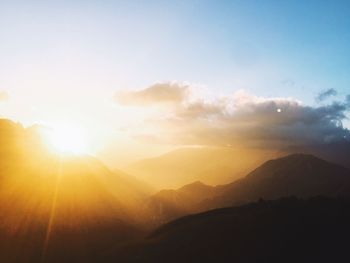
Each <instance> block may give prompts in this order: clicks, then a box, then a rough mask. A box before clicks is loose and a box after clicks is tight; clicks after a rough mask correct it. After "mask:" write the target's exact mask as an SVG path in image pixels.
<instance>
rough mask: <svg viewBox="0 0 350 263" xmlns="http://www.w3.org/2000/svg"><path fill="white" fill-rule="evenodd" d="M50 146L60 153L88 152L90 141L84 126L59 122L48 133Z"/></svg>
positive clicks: (47, 137) (47, 138)
mask: <svg viewBox="0 0 350 263" xmlns="http://www.w3.org/2000/svg"><path fill="white" fill-rule="evenodd" d="M45 137H46V140H47V143H48V144H49V146H50V147H51V148H52V149H53V150H54V151H56V152H58V153H63V154H86V153H88V151H89V147H88V146H89V143H88V139H87V136H86V132H85V130H84V128H82V127H80V126H78V125H73V124H58V125H57V126H55V127H53V128H52V129H50V130H49V131H48V132H47V133H46V136H45Z"/></svg>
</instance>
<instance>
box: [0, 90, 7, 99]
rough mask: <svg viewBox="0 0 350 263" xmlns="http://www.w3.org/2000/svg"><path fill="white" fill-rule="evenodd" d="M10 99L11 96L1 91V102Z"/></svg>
mask: <svg viewBox="0 0 350 263" xmlns="http://www.w3.org/2000/svg"><path fill="white" fill-rule="evenodd" d="M8 99H9V95H8V93H7V92H6V91H0V102H2V101H7V100H8Z"/></svg>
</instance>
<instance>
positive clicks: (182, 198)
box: [146, 181, 216, 225]
mask: <svg viewBox="0 0 350 263" xmlns="http://www.w3.org/2000/svg"><path fill="white" fill-rule="evenodd" d="M215 194H216V192H215V187H213V186H210V185H206V184H203V183H202V182H200V181H197V182H194V183H192V184H188V185H185V186H183V187H181V188H179V189H177V190H173V189H168V190H161V191H159V192H158V193H156V194H154V195H152V196H151V197H150V198H149V199H148V202H147V204H146V207H147V209H148V210H149V211H150V214H152V219H153V222H154V224H156V225H159V224H161V223H164V222H168V221H169V220H171V219H174V218H178V217H180V216H183V215H186V214H189V213H192V212H194V211H195V210H196V206H197V205H198V204H199V203H200V202H202V201H203V200H205V199H207V198H212V197H214V196H215Z"/></svg>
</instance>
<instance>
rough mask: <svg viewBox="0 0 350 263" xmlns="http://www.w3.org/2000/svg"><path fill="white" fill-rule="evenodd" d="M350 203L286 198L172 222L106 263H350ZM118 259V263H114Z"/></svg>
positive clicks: (210, 212) (115, 252)
mask: <svg viewBox="0 0 350 263" xmlns="http://www.w3.org/2000/svg"><path fill="white" fill-rule="evenodd" d="M349 220H350V202H349V201H345V200H341V199H327V198H322V197H319V198H313V199H310V200H298V199H296V198H285V199H281V200H277V201H260V202H258V203H253V204H249V205H245V206H241V207H236V208H222V209H217V210H213V211H209V212H205V213H201V214H196V215H191V216H187V217H183V218H180V219H178V220H175V221H173V222H170V223H168V224H166V225H164V226H162V227H160V228H159V229H158V230H156V231H154V232H153V233H152V234H151V235H149V237H148V238H146V239H144V240H142V241H140V242H138V243H134V244H130V245H129V246H127V247H124V248H122V249H121V248H119V250H118V249H116V250H114V251H112V252H110V253H109V254H108V259H106V260H108V261H110V262H149V263H150V262H152V263H155V262H185V263H186V262H191V263H194V262H201V263H202V262H235V263H242V262H244V263H247V262H249V263H250V262H270V263H274V262H276V263H280V262H291V263H292V262H293V263H295V262H308V263H309V262H317V263H322V262H327V263H329V262H350V254H349V251H348V248H349V243H348V240H349V236H350V224H349V222H350V221H349ZM118 260H120V261H118Z"/></svg>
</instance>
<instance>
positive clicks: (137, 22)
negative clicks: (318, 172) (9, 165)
mask: <svg viewBox="0 0 350 263" xmlns="http://www.w3.org/2000/svg"><path fill="white" fill-rule="evenodd" d="M349 13H350V2H349V1H312V0H310V1H204V0H203V1H191V0H188V1H180V0H179V1H107V0H100V1H89V0H85V1H81V0H79V1H78V0H77V1H35V0H34V1H16V0H11V1H3V0H0V58H1V59H0V101H1V102H0V116H2V117H4V118H10V119H13V120H15V121H19V122H21V123H23V124H24V125H31V124H33V123H42V124H45V125H52V126H55V125H59V123H73V124H74V125H76V124H78V125H79V126H82V127H84V129H86V130H88V133H89V137H91V138H90V144H91V145H90V147H91V149H92V150H91V151H92V152H95V153H99V155H100V156H102V158H105V160H106V161H108V162H119V163H121V164H122V163H126V162H128V161H130V160H134V159H137V158H141V157H144V156H147V155H152V154H153V155H155V154H159V153H161V152H165V151H168V150H169V149H172V147H174V145H192V144H194V145H198V144H199V145H202V144H205V145H206V144H215V145H216V144H220V145H221V144H225V145H228V144H232V143H235V142H236V141H237V139H235V140H233V139H232V138H231V137H230V136H228V137H227V138H228V139H227V140H225V139H222V140H220V142H217V141H218V140H214V139H210V140H209V138H207V139H205V140H204V139H203V138H206V135H203V133H204V134H207V133H209V131H210V134H211V137H215V136H219V137H220V138H226V134H230V135H231V134H236V133H240V132H242V130H243V132H244V133H246V132H245V129H243V127H242V125H236V124H237V123H242V122H243V123H246V118H248V119H249V120H250V118H251V117H249V116H248V114H247V113H246V112H254V113H255V112H256V110H257V111H258V112H259V113H261V114H262V113H263V112H264V110H266V109H267V112H269V110H271V107H270V106H271V105H272V104H273V105H275V106H276V105H277V106H276V107H282V106H285V105H289V106H288V107H289V108H293V107H295V108H296V111H298V112H297V113H296V111H293V114H292V116H293V118H294V119H295V120H296V122H298V123H300V119H298V118H297V117H296V116H301V115H302V119H303V120H305V119H307V120H308V118H306V117H305V114H309V113H310V112H311V113H310V114H311V115H312V117H310V118H311V119H312V121H315V120H319V122H318V123H317V121H316V124H315V125H314V126H312V129H311V131H314V133H313V132H311V133H310V134H316V133H317V135H313V136H311V137H312V138H315V137H316V138H318V136H321V137H322V139H320V141H321V140H322V141H328V140H330V138H333V137H334V136H333V134H334V133H335V134H340V135H339V136H340V137H342V138H346V136H348V134H347V130H346V128H347V127H350V125H349V121H348V120H347V119H346V118H345V117H346V116H347V115H348V111H349V107H348V106H347V105H345V104H346V103H347V102H346V96H347V95H348V94H350V88H349V87H350V74H349V73H350V52H349V47H350V30H349V28H350V16H349ZM157 83H158V84H157ZM157 85H158V86H157ZM154 87H156V88H155V89H154ZM169 87H170V88H169ZM149 89H151V90H150V91H149ZM154 90H155V91H156V93H157V95H156V97H152V96H153V95H152V94H153V93H152V91H154ZM137 91H144V93H141V95H140V94H139V93H135V92H137ZM164 92H165V93H164ZM167 92H170V95H169V94H168V93H167ZM183 92H185V93H183ZM189 93H190V94H189ZM145 94H146V97H147V98H146V99H144V97H143V96H144V95H145ZM159 94H168V95H169V96H168V95H166V96H165V97H164V96H163V97H162V96H159ZM174 94H175V95H174ZM173 95H174V96H175V97H174V96H173ZM135 96H136V97H135ZM176 96H177V97H176ZM237 97H239V98H237ZM274 98H275V99H274ZM276 99H277V100H276ZM164 101H165V103H164ZM223 101H225V103H224V102H223ZM242 101H243V102H242ZM276 101H277V102H276ZM159 102H161V103H159ZM276 103H277V104H276ZM136 104H138V105H136ZM139 104H141V105H139ZM335 104H336V105H335ZM230 105H231V106H232V105H235V106H234V107H233V108H235V109H236V108H237V107H238V106H237V105H241V108H239V109H238V110H237V109H236V111H235V113H232V112H231V110H230V109H231V108H232V107H231V106H230ZM269 105H270V106H269ZM290 105H292V106H290ZM293 105H294V106H293ZM334 106H342V107H343V108H341V107H340V108H339V107H338V108H337V109H336V110H335V111H331V110H334V108H335V107H334ZM327 107H328V108H327ZM208 108H210V113H208ZM246 108H248V109H249V110H248V111H243V112H245V114H246V115H244V114H243V113H241V115H240V116H237V113H240V112H242V110H244V109H246ZM194 109H195V111H196V114H197V115H194V114H193V112H194ZM293 109H294V108H293ZM200 110H202V112H201V113H199V111H200ZM203 111H204V112H205V115H203V114H204V113H203ZM325 111H326V112H327V114H329V115H327V116H330V117H329V118H331V121H330V120H329V118H328V119H327V120H325V119H324V118H321V117H320V118H319V119H317V117H315V116H321V115H322V114H325V113H324V112H325ZM189 112H191V114H192V115H191V116H192V118H190V117H189V116H190V115H189ZM290 112H292V111H290ZM329 112H331V113H329ZM279 113H284V109H283V112H279ZM319 113H320V114H321V115H319ZM208 114H209V115H208ZM267 114H268V113H267ZM332 114H333V115H332ZM233 115H234V116H233ZM169 116H171V118H170V117H169ZM184 116H186V117H184ZM227 116H228V118H226V117H227ZM243 116H245V117H243ZM255 116H257V114H255ZM264 116H265V115H264ZM264 116H260V119H258V120H259V121H261V120H265V119H266V118H265V117H264ZM278 116H279V117H278V118H282V119H283V120H284V121H286V119H285V118H284V117H280V116H281V114H280V115H278ZM308 116H309V115H308ZM322 116H324V115H322ZM304 117H305V118H304ZM293 118H291V117H290V116H289V117H288V118H287V119H288V120H292V119H293ZM170 119H171V120H172V121H173V120H174V119H176V122H171V123H170V121H169V120H170ZM179 119H180V121H179ZM203 119H204V120H205V122H206V123H203V122H204V121H203ZM227 119H228V122H229V123H226V121H227ZM294 119H293V120H294ZM160 120H161V121H162V122H161V123H160ZM164 120H166V121H165V122H164ZM223 120H224V121H223ZM238 120H239V121H238ZM327 121H328V122H327ZM339 121H341V122H342V123H343V125H344V127H342V128H339V127H338V126H339ZM198 122H199V123H198ZM213 122H214V123H215V124H217V125H224V126H225V127H226V126H229V129H228V130H225V132H222V131H220V133H218V134H216V133H215V132H214V131H212V130H210V129H209V130H208V123H209V124H210V123H213ZM335 122H336V123H337V124H336V125H338V126H337V127H333V128H334V129H335V130H336V131H333V130H332V131H331V132H330V131H329V130H330V129H329V125H331V126H332V125H334V123H335ZM57 123H58V124H57ZM188 123H191V124H192V126H190V125H187V124H188ZM232 123H234V124H235V125H234V126H235V127H234V131H233V130H232ZM253 123H256V122H253ZM278 123H281V121H279V122H278ZM305 123H306V121H305ZM250 125H251V126H252V127H253V128H252V127H251V126H250V128H252V129H257V128H259V129H261V127H265V125H270V124H266V123H265V122H263V121H261V122H259V124H258V125H255V126H254V125H253V124H251V123H250ZM274 125H277V124H276V123H274ZM327 125H328V126H327ZM193 126H195V127H193ZM209 126H210V125H209ZM180 127H181V129H180ZM222 127H223V126H220V128H222ZM288 127H290V125H289V126H288ZM293 127H294V126H293ZM320 127H322V128H320ZM222 129H223V128H222ZM286 129H287V128H286V126H283V127H280V126H279V128H278V130H279V133H278V135H279V137H281V138H289V137H288V136H287V137H286V136H285V133H284V131H285V130H286ZM198 130H200V132H198ZM237 130H239V131H237ZM282 130H283V131H282ZM320 130H321V131H323V130H324V133H322V132H319V131H320ZM326 130H327V132H326ZM301 131H303V133H305V132H306V133H308V132H309V131H310V129H309V126H305V127H299V126H298V127H297V128H296V127H294V128H293V129H292V131H290V130H288V132H287V133H288V134H290V133H292V134H293V136H294V134H298V135H297V136H294V137H293V140H294V139H295V138H296V140H297V142H298V143H300V142H304V141H305V140H306V139H307V140H309V139H310V138H302V139H300V135H299V133H300V132H301ZM316 131H317V132H316ZM338 132H339V133H338ZM174 133H175V134H174ZM271 133H272V132H268V134H271ZM319 133H320V134H319ZM330 133H332V134H331V135H330ZM183 134H186V138H184V136H183ZM188 134H190V135H191V136H190V137H192V139H189V138H187V137H189V136H188ZM266 134H267V133H264V135H263V137H261V136H260V134H259V136H260V137H259V136H257V135H256V134H254V135H252V137H249V136H248V137H249V138H246V140H247V141H249V142H251V141H252V140H253V141H261V140H262V138H265V139H266V136H267V135H266ZM282 135H283V136H282ZM237 136H238V135H235V138H236V137H237ZM274 136H275V137H276V135H274ZM337 136H338V135H337ZM156 137H157V138H156ZM159 137H160V138H159ZM174 137H176V139H173V138H174ZM197 137H200V138H202V139H203V140H199V139H193V138H197ZM209 137H210V136H209ZM238 137H239V136H238ZM256 137H259V138H256ZM340 137H339V138H340ZM140 138H143V140H142V139H141V140H140ZM145 138H147V139H146V140H145ZM180 138H183V139H180ZM281 140H282V139H281ZM274 141H275V140H274ZM150 142H152V143H150ZM153 142H154V143H153ZM276 143H277V144H278V145H280V142H276ZM259 145H260V144H259ZM125 147H127V148H128V149H129V150H128V153H125V151H124V149H125Z"/></svg>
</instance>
